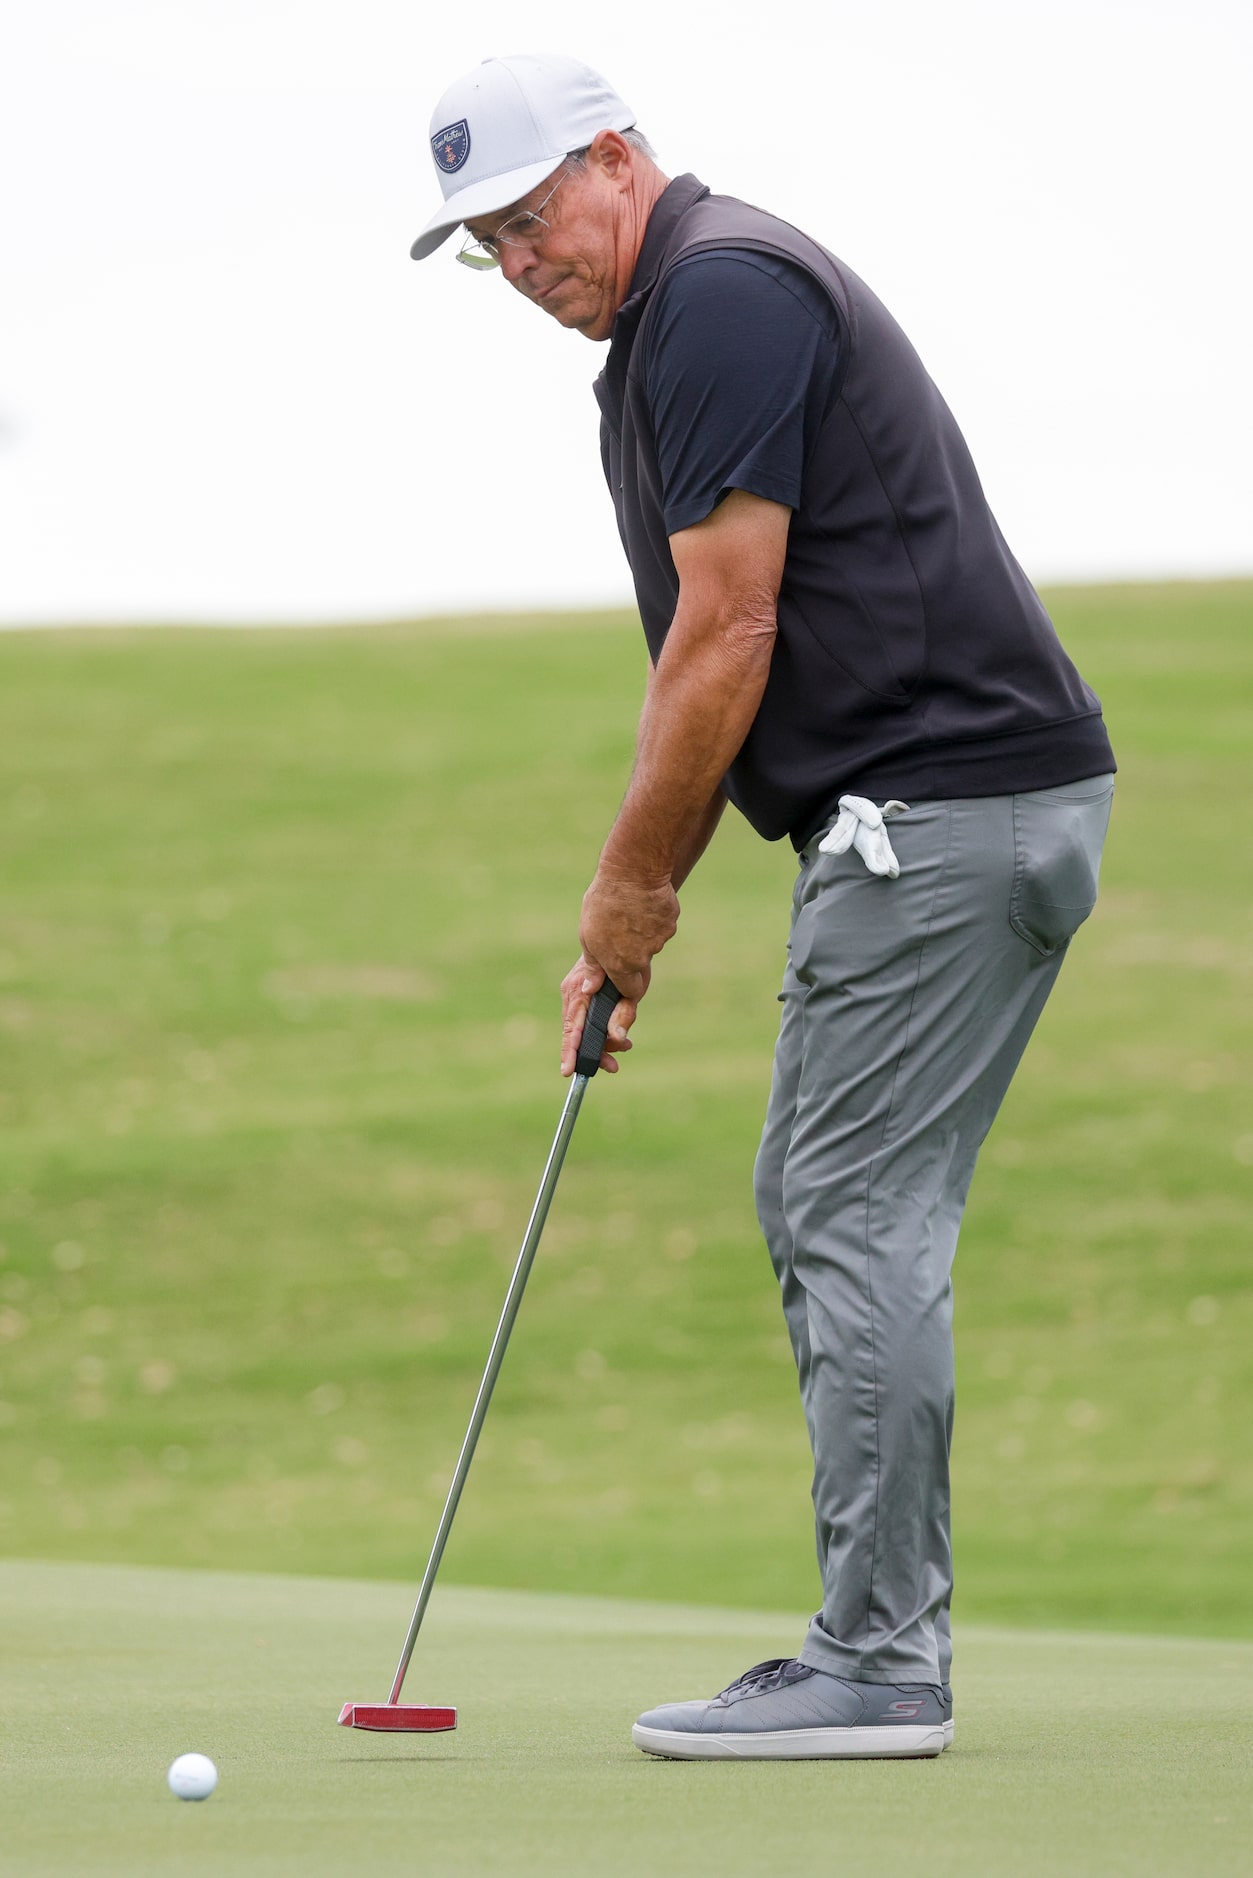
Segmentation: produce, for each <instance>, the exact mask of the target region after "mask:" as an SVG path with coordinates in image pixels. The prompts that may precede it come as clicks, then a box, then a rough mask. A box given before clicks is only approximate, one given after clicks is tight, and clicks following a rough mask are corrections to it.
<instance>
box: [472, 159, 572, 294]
mask: <svg viewBox="0 0 1253 1878" xmlns="http://www.w3.org/2000/svg"><path fill="white" fill-rule="evenodd" d="M569 174H570V172H569V170H563V171H562V172H561V175H560V176H559V177H558V178H557V180H556V182H555V183H554V184H553V186H552V188H551V189H550V190H549V192H548V194H547V195H546V196H545V197H544V200H543V201H542V202H541V203H540V205H539V208H536V209H523V211H522V213H521V214H520V215H511V216H510V217H509V220H508V221H507V222H502V223H501V225H500V227H499V228H498V229H497V230H496V233H495V234H494V235H484V236H483V237H482V239H481V240H480V239H479V237H478V236H476V235H472V234H471V233H470V231H469V229H467V230H466V238H465V240H464V241H463V242H462V244H461V246H460V248H459V249H458V250H457V259H458V260H459V261H460V262H461V265H462V266H463V267H475V268H479V269H481V270H483V271H484V272H485V271H486V270H487V269H488V268H489V267H499V266H500V248H501V243H502V242H503V243H504V245H505V247H506V248H533V247H534V246H535V244H536V243H537V242H539V241H542V240H543V238H544V236H545V235H546V234H547V233H548V229H549V223H548V222H546V221H545V220H544V217H543V216H542V215H541V214H540V209H546V208H547V207H548V205H549V203H550V202H551V201H552V199H553V197H554V196H555V195H556V193H557V191H558V190H559V189H560V187H561V185H562V183H564V182H565V180H566V177H567V176H568V175H569Z"/></svg>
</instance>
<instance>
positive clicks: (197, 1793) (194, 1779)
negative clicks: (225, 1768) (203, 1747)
mask: <svg viewBox="0 0 1253 1878" xmlns="http://www.w3.org/2000/svg"><path fill="white" fill-rule="evenodd" d="M166 1779H167V1780H168V1781H169V1783H170V1792H171V1793H176V1794H177V1795H178V1797H179V1799H180V1800H207V1799H208V1797H209V1795H210V1794H211V1793H212V1792H213V1789H214V1788H215V1787H216V1786H217V1784H218V1770H217V1768H216V1767H215V1766H214V1765H213V1762H212V1761H211V1760H210V1759H209V1757H208V1755H207V1754H180V1755H179V1757H178V1759H177V1760H176V1761H174V1762H172V1763H171V1765H170V1771H169V1773H168V1774H167V1775H166Z"/></svg>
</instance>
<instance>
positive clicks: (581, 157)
mask: <svg viewBox="0 0 1253 1878" xmlns="http://www.w3.org/2000/svg"><path fill="white" fill-rule="evenodd" d="M622 136H623V138H624V139H625V141H626V142H627V143H629V144H630V146H631V148H632V150H638V151H639V153H640V155H641V156H646V157H650V158H651V159H652V161H653V162H654V163H655V162H656V161H657V152H656V151H655V150H654V149H653V146H652V145H651V144H650V143H649V141H648V139H647V137H646V136H645V135H644V133H643V131H642V130H636V128H635V126H634V125H632V126H631V128H630V130H624V131H623V132H622ZM591 147H592V146H591V144H590V143H585V144H584V145H583V148H582V149H581V150H567V151H566V162H567V163H569V164H572V165H573V167H574V168H575V169H576V170H585V169H586V168H587V153H588V151H589V150H590V149H591Z"/></svg>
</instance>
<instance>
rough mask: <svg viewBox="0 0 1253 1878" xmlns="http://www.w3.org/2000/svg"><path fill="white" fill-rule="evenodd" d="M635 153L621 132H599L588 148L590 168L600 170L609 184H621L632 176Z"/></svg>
mask: <svg viewBox="0 0 1253 1878" xmlns="http://www.w3.org/2000/svg"><path fill="white" fill-rule="evenodd" d="M633 154H634V153H633V151H632V149H631V146H630V144H629V143H628V142H627V140H626V138H625V137H624V136H623V135H622V133H621V132H620V131H616V130H599V131H597V133H596V135H595V136H594V137H593V139H592V141H591V143H590V144H589V145H588V148H587V161H588V165H589V167H591V168H593V169H598V170H600V171H601V173H602V175H604V176H605V177H606V179H607V180H608V181H609V182H620V181H621V180H622V179H623V178H624V177H625V176H628V175H629V174H630V170H631V159H632V156H633Z"/></svg>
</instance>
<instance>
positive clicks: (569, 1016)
mask: <svg viewBox="0 0 1253 1878" xmlns="http://www.w3.org/2000/svg"><path fill="white" fill-rule="evenodd" d="M604 982H605V972H604V970H603V968H602V967H601V966H599V965H596V964H594V963H593V961H592V960H590V959H588V958H581V959H580V960H579V962H578V964H577V965H575V966H574V967H573V969H572V970H570V971H568V972H567V973H566V975H565V977H564V978H563V979H562V981H561V1073H562V1075H563V1076H572V1075H573V1074H574V1066H575V1058H576V1057H577V1055H578V1051H579V1045H580V1043H581V1042H582V1041H583V1027H584V1025H585V1024H586V1023H587V1013H588V1008H589V1006H590V1004H591V1002H592V999H593V998H594V997H595V995H596V993H597V992H598V991H599V990H600V988H601V986H602V985H603V984H604ZM615 982H616V981H615ZM638 1013H639V999H638V998H621V999H619V1001H618V1003H617V1004H615V1005H614V1007H613V1012H612V1014H611V1016H610V1019H609V1025H608V1029H607V1032H606V1036H605V1048H604V1050H603V1052H602V1053H601V1059H600V1066H601V1068H602V1069H609V1070H616V1069H617V1067H618V1065H617V1064H616V1063H615V1062H613V1061H612V1060H611V1059H612V1057H614V1056H620V1055H623V1054H625V1052H626V1051H628V1050H629V1049H630V1048H631V1047H632V1046H631V1039H630V1036H629V1034H628V1033H629V1032H630V1029H631V1026H632V1024H633V1023H634V1022H635V1019H636V1017H637V1015H638Z"/></svg>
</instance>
